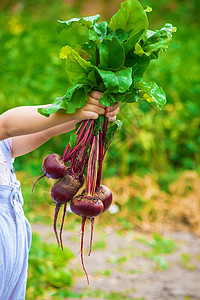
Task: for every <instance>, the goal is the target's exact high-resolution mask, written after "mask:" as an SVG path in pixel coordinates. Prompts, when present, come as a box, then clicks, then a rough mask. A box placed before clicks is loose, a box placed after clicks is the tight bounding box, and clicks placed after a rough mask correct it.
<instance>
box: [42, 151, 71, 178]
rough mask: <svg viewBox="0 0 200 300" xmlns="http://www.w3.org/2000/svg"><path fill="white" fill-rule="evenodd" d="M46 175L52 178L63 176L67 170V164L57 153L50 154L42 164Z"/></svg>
mask: <svg viewBox="0 0 200 300" xmlns="http://www.w3.org/2000/svg"><path fill="white" fill-rule="evenodd" d="M42 168H43V171H44V174H45V176H47V177H50V178H52V179H58V178H62V177H63V176H64V175H65V174H66V172H67V169H68V167H67V165H66V164H65V163H64V161H63V160H62V159H61V157H60V155H58V154H56V153H52V154H49V155H48V156H47V157H46V158H45V159H44V161H43V165H42Z"/></svg>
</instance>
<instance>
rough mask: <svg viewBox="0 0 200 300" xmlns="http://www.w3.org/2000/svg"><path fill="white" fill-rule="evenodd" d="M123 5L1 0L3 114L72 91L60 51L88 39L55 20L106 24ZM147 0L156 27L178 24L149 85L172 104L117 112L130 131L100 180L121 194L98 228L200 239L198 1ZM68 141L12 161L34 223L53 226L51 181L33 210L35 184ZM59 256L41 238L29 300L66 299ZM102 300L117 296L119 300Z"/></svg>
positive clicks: (36, 241)
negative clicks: (96, 19)
mask: <svg viewBox="0 0 200 300" xmlns="http://www.w3.org/2000/svg"><path fill="white" fill-rule="evenodd" d="M121 2H122V1H120V0H97V1H94V0H91V1H89V0H84V1H83V0H79V1H78V0H57V1H55V0H54V1H53V0H48V1H47V0H29V1H28V0H27V1H26V0H24V1H13V0H10V1H8V0H1V1H0V74H1V76H0V87H1V88H0V113H3V112H4V111H5V110H7V109H10V108H13V107H16V106H21V105H40V104H47V103H50V102H51V101H52V100H53V99H54V98H55V97H58V96H62V95H64V94H65V92H66V89H65V85H66V80H67V79H66V75H65V71H64V62H63V60H61V59H60V58H59V51H60V49H61V47H62V46H63V45H65V44H70V45H71V46H72V47H73V46H74V45H75V44H76V42H77V41H78V40H80V39H82V40H84V39H85V38H86V36H85V31H84V30H83V29H80V27H77V32H76V35H74V34H72V33H71V31H70V30H69V31H68V32H67V33H62V34H60V35H58V34H57V32H56V21H57V19H60V20H68V19H70V18H72V17H80V16H90V15H94V14H97V13H98V14H100V15H101V19H100V20H101V21H103V20H109V19H110V17H111V16H112V15H113V14H114V13H116V12H117V10H118V9H119V7H120V3H121ZM141 3H142V5H143V7H144V8H145V7H146V6H150V7H152V9H153V10H152V12H151V13H148V18H149V24H150V25H149V28H150V29H152V30H156V29H160V28H161V27H162V26H164V24H165V23H171V24H172V25H173V26H175V27H177V33H175V34H174V38H173V41H172V42H171V44H170V46H169V48H168V51H167V52H166V53H162V54H161V56H160V58H159V59H158V60H154V61H152V62H151V65H150V67H149V69H148V71H147V72H146V74H145V80H146V81H155V82H156V83H157V84H158V85H159V86H161V87H162V88H163V89H164V91H165V93H166V95H167V100H168V103H167V104H166V105H165V107H164V108H163V110H159V109H157V107H156V106H154V105H153V104H151V105H150V104H149V103H147V102H145V101H143V102H141V103H134V104H123V105H121V106H120V114H119V119H121V120H122V121H123V128H122V130H121V132H120V133H119V134H118V135H117V136H116V138H115V140H114V141H113V144H112V146H111V147H110V149H109V153H108V154H107V157H106V161H105V164H104V169H103V181H104V182H105V183H106V184H107V185H108V186H109V187H110V188H111V189H112V191H113V194H114V199H115V205H116V206H115V207H114V208H115V209H114V210H113V212H116V213H113V214H111V212H112V211H111V212H110V213H109V212H107V213H106V214H105V215H102V216H100V217H99V220H97V227H98V226H99V227H100V228H103V224H106V226H110V225H111V224H112V225H113V226H116V228H118V229H117V230H121V231H122V232H123V231H127V230H133V229H135V230H138V229H140V230H142V231H144V232H149V233H151V232H155V231H156V232H160V230H163V229H164V228H165V229H167V230H183V231H189V232H192V233H195V234H197V235H199V234H200V220H199V211H200V196H199V194H200V177H199V172H200V166H199V161H200V156H199V153H200V118H199V116H200V105H199V94H200V72H199V62H200V51H199V45H200V35H199V18H200V13H199V3H198V1H197V0H196V1H190V0H184V1H181V0H160V1H156V0H153V1H146V0H143V1H141ZM68 138H69V135H67V134H65V135H62V136H59V137H55V138H53V139H51V140H50V141H49V142H47V143H45V144H44V145H43V146H42V147H40V148H39V149H37V150H36V151H34V152H32V153H30V154H28V155H25V156H24V157H21V158H18V159H16V161H15V168H16V171H17V175H18V178H19V179H20V180H21V182H22V188H23V195H24V199H25V205H24V210H25V213H26V216H27V217H28V219H29V221H30V222H31V223H32V224H37V223H38V222H43V223H45V224H46V225H51V223H52V218H53V213H54V204H53V203H52V200H51V197H50V188H51V185H52V182H50V180H45V179H44V180H43V182H41V183H40V184H39V185H38V186H37V188H36V189H35V192H34V198H35V204H36V206H35V208H33V207H32V206H31V205H30V202H31V201H30V195H31V186H32V184H33V182H34V180H35V179H36V177H37V176H39V175H40V174H41V173H42V169H41V165H42V161H43V158H44V157H45V156H46V155H47V154H49V153H50V152H57V153H59V154H62V153H63V151H64V148H65V146H66V144H67V142H68ZM66 223H67V224H66V225H65V226H66V227H65V229H66V230H69V231H70V230H71V231H73V230H76V229H77V227H76V229H75V226H78V227H79V226H80V220H79V219H78V218H77V217H75V216H74V215H71V214H69V216H68V220H67V222H66ZM50 230H51V229H50ZM102 230H103V229H102ZM161 241H163V240H162V239H161ZM38 248H40V252H38ZM161 254H162V253H161ZM59 255H61V254H59ZM62 255H63V257H62V259H60V260H59V259H58V258H57V260H56V259H55V256H57V246H56V244H55V243H54V244H53V245H51V247H50V246H49V247H47V245H46V244H44V242H43V240H41V239H40V237H39V236H38V235H36V234H35V235H34V237H33V245H32V254H31V256H30V271H29V281H28V287H27V299H45V300H47V299H68V298H67V297H69V295H70V292H69V290H70V288H71V287H72V285H73V282H75V281H76V276H77V277H78V276H80V274H78V275H77V273H78V271H74V270H71V269H70V268H69V270H68V273H66V270H64V268H65V265H63V260H65V263H67V262H68V261H69V262H70V260H71V259H72V258H73V257H74V254H73V253H72V251H71V250H70V249H69V250H67V249H66V250H65V252H64V253H63V254H62ZM44 258H45V259H44ZM52 261H53V262H52ZM38 265H40V266H39V267H38ZM79 273H80V272H79ZM108 273H109V272H108ZM108 275H109V274H108ZM81 276H83V274H81ZM105 280H106V279H105ZM58 281H59V284H58ZM47 290H48V291H50V292H49V293H48V295H47V294H46V292H47ZM50 295H54V296H50ZM77 295H78V294H77ZM74 297H75V296H74ZM78 297H79V298H81V297H82V296H81V295H79V296H77V299H78ZM104 297H105V299H118V298H117V295H115V298H106V297H109V296H108V295H107V296H105V295H104ZM120 297H121V298H119V299H129V298H122V295H121V296H120ZM144 297H145V295H144ZM70 299H72V298H70ZM93 299H94V296H93ZM140 299H142V298H140ZM144 299H145V298H144ZM188 299H189V298H188Z"/></svg>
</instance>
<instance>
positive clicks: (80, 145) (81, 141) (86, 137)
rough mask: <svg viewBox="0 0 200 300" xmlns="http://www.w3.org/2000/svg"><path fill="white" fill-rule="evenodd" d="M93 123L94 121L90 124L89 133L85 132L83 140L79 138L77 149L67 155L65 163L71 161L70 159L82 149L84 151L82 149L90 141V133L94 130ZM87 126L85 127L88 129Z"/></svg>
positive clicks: (71, 150)
mask: <svg viewBox="0 0 200 300" xmlns="http://www.w3.org/2000/svg"><path fill="white" fill-rule="evenodd" d="M92 121H93V120H91V122H90V124H89V127H88V129H87V131H86V132H85V134H84V136H83V137H82V138H81V140H80V138H79V137H78V139H77V145H76V147H74V148H73V149H72V148H71V149H70V150H69V152H68V153H67V155H66V156H65V158H64V161H66V160H69V159H70V157H72V156H73V155H74V154H75V153H76V152H77V151H80V149H82V147H85V145H86V143H87V141H88V136H89V134H90V131H92V129H91V128H92ZM86 125H87V124H86ZM86 125H85V127H86Z"/></svg>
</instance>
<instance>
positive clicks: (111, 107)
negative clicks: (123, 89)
mask: <svg viewBox="0 0 200 300" xmlns="http://www.w3.org/2000/svg"><path fill="white" fill-rule="evenodd" d="M119 104H120V103H119V102H117V103H115V104H114V105H112V106H109V107H107V108H106V112H111V111H114V110H116V109H117V108H118V107H119Z"/></svg>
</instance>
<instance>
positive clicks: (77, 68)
mask: <svg viewBox="0 0 200 300" xmlns="http://www.w3.org/2000/svg"><path fill="white" fill-rule="evenodd" d="M149 11H151V9H150V8H149V7H147V9H146V10H144V9H143V7H142V5H141V4H140V2H139V1H138V0H126V1H124V2H122V3H121V7H120V9H119V11H118V12H117V13H116V14H115V15H114V16H113V17H111V19H110V22H109V23H107V22H106V21H103V22H100V23H97V22H98V21H99V19H100V15H98V14H97V15H94V16H90V17H83V18H72V19H70V20H68V21H58V27H57V31H58V33H61V32H62V31H64V30H68V29H69V28H72V30H73V25H74V24H79V25H80V26H85V27H86V28H87V30H88V39H87V41H86V42H85V43H83V44H78V45H76V47H75V49H72V48H71V47H70V46H69V45H66V46H64V47H63V48H62V49H61V52H60V57H61V58H62V59H65V71H66V74H67V77H68V79H69V82H70V87H68V88H67V91H66V94H65V95H64V96H63V97H61V98H57V99H56V100H55V101H54V102H53V103H52V105H50V106H48V107H45V108H40V109H39V112H40V113H41V114H44V115H45V116H48V115H50V114H52V113H54V112H55V111H57V110H58V109H61V108H62V109H65V110H66V112H67V113H74V112H75V111H76V109H77V108H80V107H82V106H83V105H84V104H85V102H86V100H87V95H88V93H89V92H90V91H91V90H100V91H101V92H103V96H102V97H101V98H100V102H101V103H102V104H104V105H106V106H110V105H113V104H114V103H115V102H126V103H132V102H135V101H138V100H144V99H145V100H147V101H149V102H155V103H156V105H157V106H158V108H161V107H162V106H163V105H164V104H165V103H166V96H165V93H164V91H163V90H162V89H161V88H160V87H158V86H157V84H156V83H155V82H150V83H146V82H144V81H143V76H144V72H145V71H146V69H147V68H148V66H149V63H150V61H151V60H152V59H157V58H158V57H159V54H160V52H161V51H165V50H166V49H167V47H168V45H169V43H170V41H171V39H172V33H173V32H175V31H176V28H175V27H173V26H172V25H171V24H166V25H165V26H164V27H163V28H161V29H160V30H157V31H152V30H149V29H148V19H147V15H146V12H149Z"/></svg>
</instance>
